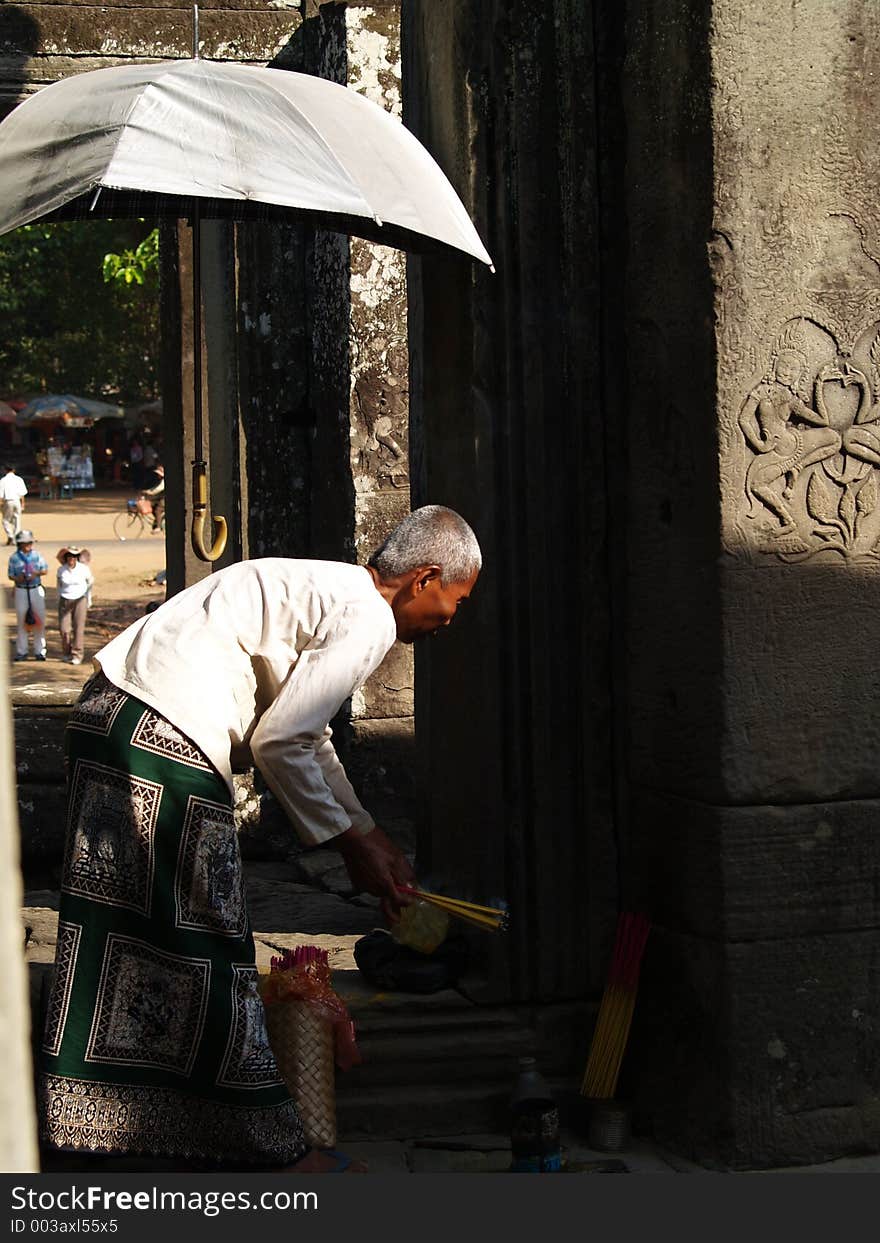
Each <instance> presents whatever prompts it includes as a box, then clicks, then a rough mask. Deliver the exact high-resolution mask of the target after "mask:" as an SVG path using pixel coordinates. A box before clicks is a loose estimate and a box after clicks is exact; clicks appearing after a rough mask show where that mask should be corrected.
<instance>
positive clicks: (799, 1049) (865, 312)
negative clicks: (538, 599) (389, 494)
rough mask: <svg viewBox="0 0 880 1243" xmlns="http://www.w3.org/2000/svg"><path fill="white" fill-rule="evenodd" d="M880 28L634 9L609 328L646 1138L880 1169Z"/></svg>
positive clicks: (833, 6)
mask: <svg viewBox="0 0 880 1243" xmlns="http://www.w3.org/2000/svg"><path fill="white" fill-rule="evenodd" d="M878 35H880V11H878V10H877V8H876V6H874V5H853V4H851V3H844V2H837V0H805V2H804V3H799V4H795V5H792V4H789V3H788V2H787V0H767V2H763V0H762V3H755V2H754V0H715V2H714V3H711V4H709V3H707V4H704V5H698V6H695V5H693V4H690V3H679V2H677V0H676V2H673V3H666V2H664V3H652V2H650V0H640V2H636V3H631V4H629V5H628V6H627V15H626V19H625V23H624V28H623V32H622V46H623V54H622V57H621V72H622V83H623V85H622V100H623V109H624V113H625V131H626V137H625V144H626V162H625V169H624V171H623V172H622V175H621V177H620V181H619V184H618V186H617V188H616V189H617V192H618V193H619V194H620V196H621V199H620V201H621V203H622V204H623V205H624V208H625V213H626V217H627V224H628V228H627V238H628V255H627V261H626V276H625V290H624V292H625V297H626V299H627V307H626V309H625V311H623V312H622V313H621V321H620V327H621V329H622V331H623V332H624V334H625V341H626V370H627V374H628V400H627V403H626V404H627V411H626V414H625V419H626V427H627V440H628V448H629V462H630V466H629V470H630V488H629V495H630V497H631V498H632V505H631V509H630V516H629V522H628V527H627V532H628V548H627V554H628V569H629V586H628V592H629V595H630V599H631V601H632V603H633V605H634V606H635V607H632V608H630V610H629V611H628V648H629V651H630V652H631V654H632V655H631V661H630V664H629V672H628V690H627V695H628V703H629V716H630V750H629V775H630V782H631V792H632V804H633V810H634V815H633V817H632V823H633V825H634V828H633V843H634V844H633V849H632V855H633V858H634V859H635V860H637V865H638V868H639V870H640V872H641V874H642V892H643V894H644V896H645V900H646V901H647V903H648V904H649V907H650V909H651V910H652V913H653V915H654V918H655V922H656V927H655V932H654V934H653V940H652V946H651V951H650V953H649V957H648V960H647V962H646V973H645V979H644V983H643V989H642V991H641V994H640V996H641V1004H642V1010H641V1017H640V1024H639V1033H638V1052H639V1058H638V1065H639V1074H638V1079H639V1085H640V1095H641V1106H642V1108H643V1110H644V1117H645V1118H646V1119H647V1118H650V1119H651V1123H652V1125H653V1127H654V1129H655V1133H657V1134H658V1135H659V1136H660V1137H661V1138H664V1139H665V1140H667V1141H668V1142H673V1143H677V1144H679V1145H683V1146H685V1147H688V1148H689V1149H690V1150H691V1151H703V1152H704V1153H705V1152H707V1151H714V1153H715V1154H716V1155H717V1156H718V1157H719V1158H720V1159H721V1160H723V1161H726V1162H729V1163H731V1164H735V1165H736V1164H739V1165H746V1164H751V1165H758V1164H779V1163H784V1162H797V1161H811V1160H812V1161H815V1160H820V1159H822V1158H825V1157H830V1156H835V1155H839V1154H841V1153H844V1152H848V1151H850V1152H852V1151H876V1150H877V1149H878V1147H880V1077H878V1070H877V1061H876V1057H875V1056H874V1052H873V1035H872V1032H873V1030H874V1028H875V1027H876V1025H877V1022H878V1019H880V1010H878V1005H880V999H878V992H877V987H876V984H877V964H878V950H880V904H878V885H877V881H878V875H880V854H878V839H877V834H876V831H875V828H874V822H875V818H876V809H877V806H878V803H877V799H878V793H880V775H878V767H877V760H876V752H877V740H878V734H880V724H878V722H880V716H878V689H880V687H878V682H880V679H878V673H877V662H876V659H875V656H874V651H873V641H872V635H873V629H874V623H873V618H874V617H875V616H876V613H877V607H878V603H880V577H878V569H880V562H878V553H877V544H878V536H880V503H878V502H880V492H878V484H880V479H878V474H877V468H878V466H880V404H878V401H880V372H878V362H880V215H878V210H877V203H876V194H875V185H876V178H877V176H878V172H880V167H878V160H880V157H878V149H877V144H876V141H875V134H876V127H877V121H878V103H877V98H876V91H875V88H874V83H875V82H876V80H877V77H878V75H880V52H878V46H880V44H878Z"/></svg>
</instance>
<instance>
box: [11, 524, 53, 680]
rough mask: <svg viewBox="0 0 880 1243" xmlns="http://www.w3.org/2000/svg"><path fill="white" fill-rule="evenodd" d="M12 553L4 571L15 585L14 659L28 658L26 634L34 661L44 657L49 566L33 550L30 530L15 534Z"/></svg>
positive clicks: (32, 535) (32, 537) (32, 538)
mask: <svg viewBox="0 0 880 1243" xmlns="http://www.w3.org/2000/svg"><path fill="white" fill-rule="evenodd" d="M15 545H16V547H15V552H14V553H13V554H12V556H11V557H10V558H9V567H8V570H7V573H8V576H9V578H11V579H12V582H13V583H14V584H15V587H14V592H13V594H14V596H15V620H16V623H17V626H18V629H17V631H16V636H15V659H16V660H27V658H28V636H29V635H31V634H32V635H33V640H34V660H45V659H46V593H45V591H44V590H43V583H42V579H43V575H44V574H46V573H47V572H48V569H49V567H48V565H47V564H46V562H45V560H44V559H43V557H41V556H40V554H39V553H38V552H34V533H33V531H25V530H22V531H19V532H18V534H17V535H16V537H15Z"/></svg>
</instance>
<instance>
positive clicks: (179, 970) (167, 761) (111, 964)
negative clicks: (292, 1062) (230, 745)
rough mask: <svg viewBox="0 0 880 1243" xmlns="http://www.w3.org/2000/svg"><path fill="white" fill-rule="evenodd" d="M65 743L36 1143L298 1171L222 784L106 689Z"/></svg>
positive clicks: (89, 690) (154, 716)
mask: <svg viewBox="0 0 880 1243" xmlns="http://www.w3.org/2000/svg"><path fill="white" fill-rule="evenodd" d="M66 743H67V759H68V766H69V767H68V823H67V841H66V847H65V858H64V870H63V876H62V892H61V907H60V914H59V923H58V946H57V951H56V959H55V973H54V980H53V987H52V992H51V996H50V1000H49V1007H48V1014H47V1020H46V1028H45V1033H44V1038H43V1049H42V1064H41V1075H40V1130H41V1138H42V1140H43V1142H44V1143H45V1144H46V1145H48V1146H49V1147H52V1148H56V1149H62V1150H64V1151H68V1152H71V1151H73V1152H84V1153H85V1152H88V1153H113V1154H149V1155H162V1156H171V1157H174V1156H179V1157H183V1158H194V1159H198V1160H205V1161H208V1162H218V1163H224V1164H227V1165H230V1164H231V1165H238V1164H244V1165H264V1166H266V1165H275V1164H278V1165H283V1164H290V1163H292V1162H294V1161H296V1160H298V1159H299V1157H300V1156H302V1155H303V1153H304V1152H305V1151H306V1143H305V1140H304V1138H303V1130H302V1125H301V1123H300V1120H299V1116H298V1114H297V1112H296V1108H295V1106H294V1103H293V1101H292V1100H291V1098H290V1094H289V1093H288V1091H287V1089H286V1087H285V1086H284V1083H283V1081H282V1079H281V1076H280V1074H279V1073H278V1069H277V1067H276V1065H275V1059H274V1058H273V1056H272V1052H271V1050H270V1048H269V1042H268V1038H267V1035H266V1023H265V1015H264V1012H263V1005H262V1002H261V1000H260V997H259V994H258V991H257V970H256V966H255V960H254V943H253V938H252V936H251V928H250V921H249V919H248V916H247V910H246V907H245V896H244V884H243V878H242V870H241V858H240V855H239V850H238V838H237V836H236V832H235V823H234V819H233V815H232V805H231V799H230V796H229V790H228V787H227V786H226V783H225V782H224V781H223V780H222V779H221V777H220V776H219V775H218V773H217V772H216V770H215V769H214V768H213V767H212V766H211V764H210V762H209V760H208V759H207V757H206V756H205V755H204V753H203V752H202V751H200V750H199V749H198V747H196V746H195V745H194V744H193V743H192V742H191V741H190V740H189V739H188V738H186V737H185V736H184V735H183V734H182V733H181V732H180V731H179V730H178V729H176V728H175V727H174V726H173V725H172V724H171V723H170V722H169V721H167V720H165V719H164V717H161V716H160V715H159V714H158V713H157V712H155V711H153V709H152V708H148V707H147V706H146V705H145V704H143V703H141V702H140V701H139V700H137V699H134V698H133V697H131V696H130V695H127V694H126V693H125V692H123V691H121V690H119V689H118V688H117V687H115V686H113V685H112V684H111V683H110V682H109V681H108V680H107V679H106V677H104V675H103V674H100V673H99V674H96V675H95V676H94V677H93V678H91V679H90V680H89V681H88V682H87V683H86V685H85V687H84V689H83V693H82V695H81V696H80V699H79V701H78V703H77V705H76V707H75V708H74V710H73V713H72V715H71V718H70V722H69V725H68V729H67V734H66Z"/></svg>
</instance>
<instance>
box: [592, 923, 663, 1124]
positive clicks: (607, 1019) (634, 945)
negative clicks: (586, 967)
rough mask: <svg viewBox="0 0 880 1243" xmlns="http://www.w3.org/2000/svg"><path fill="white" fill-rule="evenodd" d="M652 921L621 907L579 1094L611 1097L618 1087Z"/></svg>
mask: <svg viewBox="0 0 880 1243" xmlns="http://www.w3.org/2000/svg"><path fill="white" fill-rule="evenodd" d="M650 927H651V924H650V922H649V920H648V919H647V917H646V916H645V915H639V914H635V913H634V912H631V911H624V912H623V913H622V914H621V915H620V917H619V919H618V921H617V935H616V937H615V941H614V953H613V954H612V957H611V967H610V969H609V972H608V983H607V985H606V987H605V992H604V994H603V996H602V1004H601V1006H600V1007H599V1017H598V1018H597V1019H596V1028H595V1030H594V1032H593V1042H592V1044H591V1045H590V1055H589V1058H588V1059H587V1069H586V1070H585V1072H584V1078H583V1082H582V1083H581V1095H582V1096H587V1097H590V1098H591V1099H592V1100H610V1099H611V1098H612V1097H613V1096H614V1093H615V1090H616V1088H617V1079H618V1076H619V1074H620V1066H621V1062H622V1061H623V1054H624V1051H625V1049H626V1042H627V1039H628V1037H629V1029H630V1025H631V1023H632V1016H633V1010H634V1009H635V1004H636V989H637V988H638V982H639V969H640V967H641V962H642V954H643V952H644V949H645V942H646V941H647V939H648V932H649V930H650Z"/></svg>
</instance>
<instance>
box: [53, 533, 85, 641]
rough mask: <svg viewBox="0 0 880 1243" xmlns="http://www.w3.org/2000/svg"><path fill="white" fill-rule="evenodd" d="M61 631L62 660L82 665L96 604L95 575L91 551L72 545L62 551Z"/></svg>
mask: <svg viewBox="0 0 880 1243" xmlns="http://www.w3.org/2000/svg"><path fill="white" fill-rule="evenodd" d="M58 560H59V562H60V565H59V566H58V571H57V573H56V576H55V577H56V580H57V583H58V629H59V630H60V631H61V649H62V654H61V659H62V660H64V661H67V662H68V663H69V664H71V665H81V664H82V661H83V653H84V649H85V633H86V616H87V615H88V611H89V607H90V605H91V603H92V585H93V583H94V581H95V578H94V575H93V574H92V571H91V569H90V568H89V561H90V560H91V556H90V554H89V550H88V549H87V548H80V547H79V545H78V544H68V545H66V546H65V547H64V548H61V549H59V551H58Z"/></svg>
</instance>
